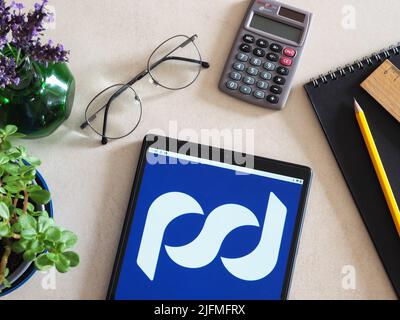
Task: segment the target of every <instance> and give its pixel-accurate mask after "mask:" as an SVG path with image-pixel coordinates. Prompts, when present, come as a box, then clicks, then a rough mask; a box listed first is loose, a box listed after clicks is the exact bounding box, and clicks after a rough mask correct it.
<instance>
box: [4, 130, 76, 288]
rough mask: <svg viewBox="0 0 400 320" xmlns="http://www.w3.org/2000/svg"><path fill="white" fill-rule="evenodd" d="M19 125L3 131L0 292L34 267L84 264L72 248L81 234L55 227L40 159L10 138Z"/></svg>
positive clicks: (66, 268) (62, 269) (61, 268)
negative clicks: (39, 170)
mask: <svg viewBox="0 0 400 320" xmlns="http://www.w3.org/2000/svg"><path fill="white" fill-rule="evenodd" d="M17 137H21V134H19V133H17V127H15V126H13V125H8V126H6V127H5V128H4V129H0V291H1V290H4V289H7V288H10V287H12V286H13V284H14V283H16V282H17V281H18V280H20V278H21V277H23V276H24V273H25V272H26V271H27V270H28V269H29V268H30V267H31V268H32V267H33V266H34V268H36V269H38V270H41V271H45V270H49V269H50V268H52V267H55V268H56V269H57V270H58V271H59V272H62V273H65V272H67V271H69V270H70V269H71V268H73V267H76V266H77V265H78V264H79V256H78V254H77V253H75V252H73V251H70V249H71V248H72V247H73V246H74V245H75V244H76V242H77V236H76V235H75V234H74V233H73V232H71V231H68V230H64V229H63V228H61V227H58V226H56V225H55V223H54V220H53V218H52V217H51V216H50V215H49V213H48V212H47V210H46V207H45V206H46V205H47V204H49V202H50V192H49V191H48V190H46V189H45V187H46V186H45V185H44V183H43V181H41V179H39V178H38V177H39V174H38V173H37V167H38V166H39V165H40V160H39V159H37V158H35V157H31V156H29V155H28V153H27V151H26V149H25V148H24V147H22V146H13V145H12V143H11V142H10V139H12V138H17Z"/></svg>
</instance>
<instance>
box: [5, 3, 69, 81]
mask: <svg viewBox="0 0 400 320" xmlns="http://www.w3.org/2000/svg"><path fill="white" fill-rule="evenodd" d="M47 3H48V0H42V1H41V2H40V3H36V4H35V6H34V9H33V10H31V11H29V12H28V13H25V12H23V9H24V5H23V4H22V3H19V2H16V1H12V2H11V4H10V5H9V6H8V5H7V4H6V1H5V0H0V57H1V61H0V68H1V69H0V88H1V87H4V86H6V85H9V84H12V83H13V84H17V83H18V82H19V79H18V77H17V75H16V74H15V69H16V67H17V64H18V65H20V63H21V61H23V59H24V58H25V57H28V56H29V57H31V58H32V60H34V61H36V62H42V63H45V64H46V65H47V64H48V63H51V62H66V61H68V55H69V51H67V50H65V49H64V47H63V46H62V45H61V44H54V43H53V42H52V41H49V42H47V43H45V44H43V43H44V41H42V37H43V32H44V31H45V26H44V24H45V23H46V22H51V21H54V16H53V15H52V14H51V13H49V12H47V10H46V4H47ZM6 45H8V49H7V50H5V49H4V47H5V46H6ZM4 55H7V56H8V55H9V56H10V57H11V55H12V58H8V57H5V56H4Z"/></svg>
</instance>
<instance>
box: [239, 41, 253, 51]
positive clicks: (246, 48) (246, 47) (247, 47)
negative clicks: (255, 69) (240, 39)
mask: <svg viewBox="0 0 400 320" xmlns="http://www.w3.org/2000/svg"><path fill="white" fill-rule="evenodd" d="M239 49H240V51H243V52H246V53H249V52H251V46H250V45H248V44H245V43H243V44H241V45H240V47H239Z"/></svg>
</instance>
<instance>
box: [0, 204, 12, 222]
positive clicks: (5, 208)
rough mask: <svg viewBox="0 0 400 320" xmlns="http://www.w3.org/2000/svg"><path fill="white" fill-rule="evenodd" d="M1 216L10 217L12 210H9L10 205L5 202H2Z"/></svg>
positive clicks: (3, 217)
mask: <svg viewBox="0 0 400 320" xmlns="http://www.w3.org/2000/svg"><path fill="white" fill-rule="evenodd" d="M0 218H2V219H3V220H9V219H10V210H8V206H7V205H6V204H5V203H4V202H0Z"/></svg>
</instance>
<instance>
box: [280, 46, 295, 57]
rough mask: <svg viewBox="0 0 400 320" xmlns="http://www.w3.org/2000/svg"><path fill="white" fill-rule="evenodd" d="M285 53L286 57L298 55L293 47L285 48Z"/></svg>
mask: <svg viewBox="0 0 400 320" xmlns="http://www.w3.org/2000/svg"><path fill="white" fill-rule="evenodd" d="M283 54H284V55H285V56H286V57H289V58H293V57H295V56H296V54H297V51H296V50H294V49H293V48H285V49H284V50H283Z"/></svg>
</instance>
